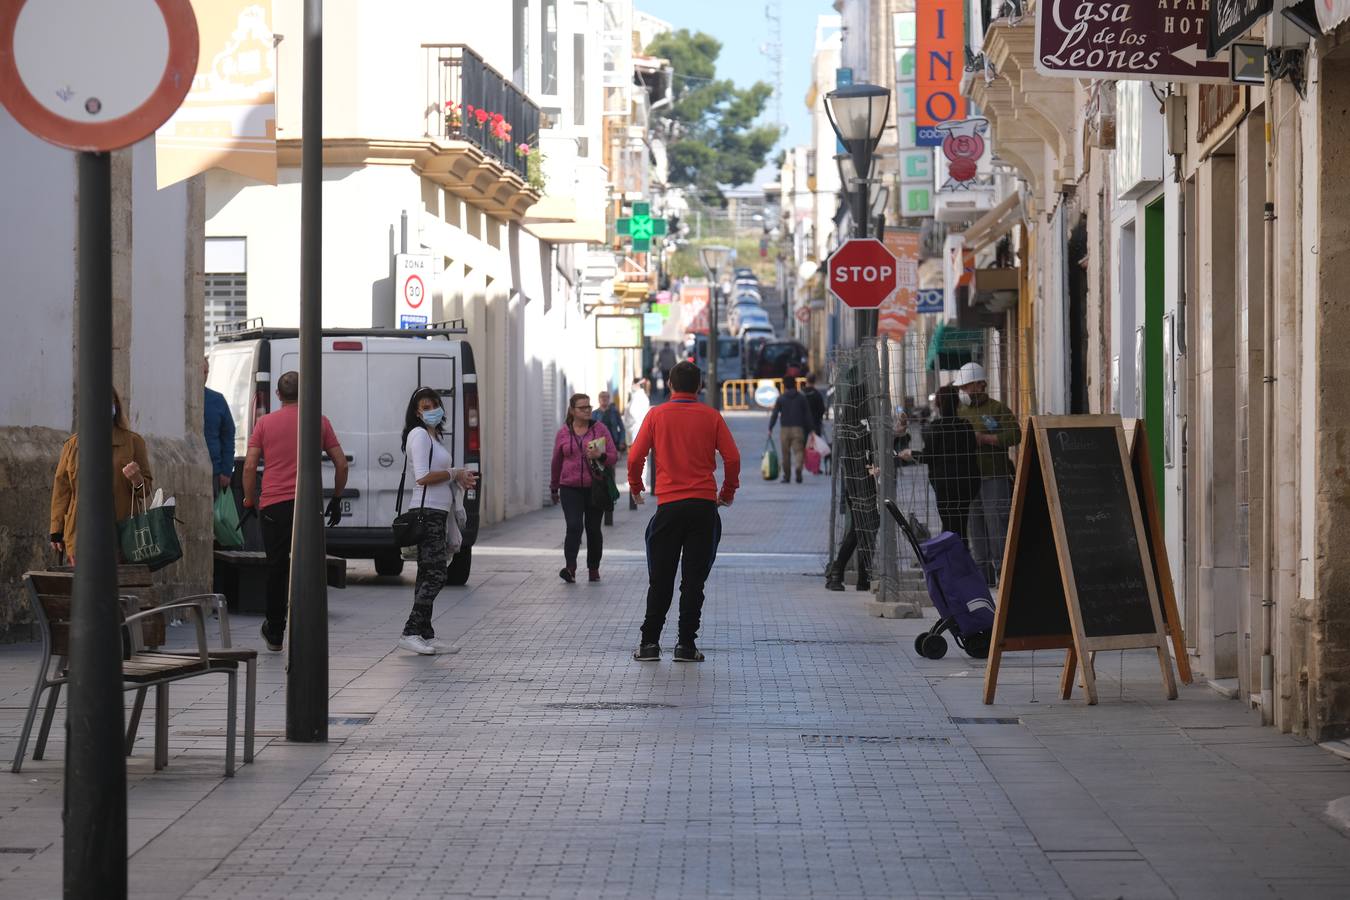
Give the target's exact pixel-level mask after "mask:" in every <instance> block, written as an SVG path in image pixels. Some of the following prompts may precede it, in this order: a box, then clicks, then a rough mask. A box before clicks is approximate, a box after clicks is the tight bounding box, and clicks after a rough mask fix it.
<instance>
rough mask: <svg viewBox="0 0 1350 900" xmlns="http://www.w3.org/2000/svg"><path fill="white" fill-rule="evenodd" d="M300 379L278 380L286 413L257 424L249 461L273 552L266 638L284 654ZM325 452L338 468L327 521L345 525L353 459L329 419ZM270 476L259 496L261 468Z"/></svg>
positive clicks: (253, 496) (249, 482)
mask: <svg viewBox="0 0 1350 900" xmlns="http://www.w3.org/2000/svg"><path fill="white" fill-rule="evenodd" d="M299 397H300V375H299V373H297V372H293V371H292V372H285V373H283V374H282V376H281V377H280V378H278V379H277V399H278V400H280V401H281V408H280V409H278V410H276V411H275V412H270V413H268V414H267V415H265V416H263V417H262V418H260V419H258V421H257V422H255V423H254V424H253V433H252V434H250V435H249V436H248V455H247V456H246V457H245V458H244V471H243V482H244V506H245V507H246V508H250V509H253V508H256V509H257V510H258V519H259V521H260V523H261V524H262V537H263V549H264V550H265V551H266V552H267V612H266V619H265V620H264V621H263V624H262V628H261V631H262V637H263V640H264V641H265V642H266V643H267V649H268V650H274V651H275V650H280V649H281V642H282V639H283V638H285V636H286V619H287V601H288V597H289V594H290V584H291V526H292V525H293V524H294V522H295V478H296V474H297V472H298V470H299V459H298V458H299V455H300V453H299V451H300V448H299V446H298V443H299V418H300V406H299V403H298V401H299ZM320 446H321V447H322V448H323V451H324V453H326V454H328V458H329V459H330V460H331V461H332V463H333V497H332V499H331V500H329V501H328V507H327V508H326V509H325V510H324V515H325V516H326V517H327V519H328V527H329V528H332V527H335V526H336V525H337V524H338V522H339V521H341V519H342V492H343V491H344V490H346V488H347V457H346V455H345V454H344V453H343V451H342V445H341V444H339V443H338V439H337V434H335V433H334V431H333V425H332V423H330V422H329V421H328V417H327V416H323V417H322V431H321V433H320ZM259 462H262V463H263V464H264V465H266V467H267V471H266V472H265V473H264V475H263V479H262V493H261V495H260V494H259V493H258V488H257V482H258V463H259Z"/></svg>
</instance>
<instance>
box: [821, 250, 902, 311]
mask: <svg viewBox="0 0 1350 900" xmlns="http://www.w3.org/2000/svg"><path fill="white" fill-rule="evenodd" d="M827 273H828V275H829V286H830V293H832V294H834V295H835V296H836V297H838V298H839V300H840V302H842V303H843V304H844V305H846V306H850V307H852V308H853V309H876V308H877V307H878V306H880V305H881V304H883V303H885V302H886V301H887V299H889V298H890V296H891V295H892V294H894V293H895V291H896V289H897V288H898V287H899V286H900V279H899V266H898V265H897V264H896V259H895V255H894V254H893V253H891V251H890V250H888V249H887V248H886V245H885V244H883V243H882V242H881V241H879V240H877V239H876V238H854V239H853V240H851V241H848V242H846V243H845V244H844V246H842V247H840V248H839V249H838V250H836V251H834V255H833V256H831V257H830V262H829V264H828V266H827Z"/></svg>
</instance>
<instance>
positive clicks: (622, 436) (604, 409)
mask: <svg viewBox="0 0 1350 900" xmlns="http://www.w3.org/2000/svg"><path fill="white" fill-rule="evenodd" d="M595 403H596V409H595V420H596V421H597V422H599V423H600V424H601V425H603V426H605V427H606V428H608V429H609V433H610V435H611V436H612V437H613V438H614V444H615V447H616V448H617V449H618V451H619V452H620V453H622V452H623V451H625V450H627V449H628V432H627V430H626V429H625V428H624V426H623V416H622V415H621V414H620V413H619V410H618V407H616V406H615V405H614V404H613V403H611V402H609V391H601V392H600V393H598V394H596V395H595Z"/></svg>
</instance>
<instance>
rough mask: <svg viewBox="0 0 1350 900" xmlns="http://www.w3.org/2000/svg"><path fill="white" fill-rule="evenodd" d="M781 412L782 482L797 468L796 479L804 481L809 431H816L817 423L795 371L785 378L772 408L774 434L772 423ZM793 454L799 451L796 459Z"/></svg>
mask: <svg viewBox="0 0 1350 900" xmlns="http://www.w3.org/2000/svg"><path fill="white" fill-rule="evenodd" d="M779 416H782V419H783V421H782V427H781V428H780V429H779V431H778V437H779V442H780V446H781V448H782V457H783V484H787V483H788V482H789V481H790V480H791V475H792V473H793V472H794V471H795V472H796V474H797V483H798V484H801V482H802V465H803V464H804V463H805V462H806V435H807V433H808V432H814V431H815V428H816V425H815V416H814V415H812V413H811V404H810V402H809V401H808V400H807V399H806V397H805V395H803V394H802V392H801V391H799V390H797V378H796V376H795V375H789V376H786V377H785V378H784V379H783V393H781V394H779V395H778V399H777V400H775V401H774V402H773V411H772V412H770V413H769V434H770V436H772V435H773V426H774V423H775V422H777V421H778V418H779ZM793 454H796V456H795V459H794V456H793Z"/></svg>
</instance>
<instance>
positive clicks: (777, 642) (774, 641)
mask: <svg viewBox="0 0 1350 900" xmlns="http://www.w3.org/2000/svg"><path fill="white" fill-rule="evenodd" d="M755 643H756V644H768V645H770V646H774V647H786V646H790V645H793V644H821V645H824V646H831V647H833V646H841V647H842V646H860V647H875V646H879V645H882V644H894V643H895V641H867V640H856V641H850V640H840V641H825V640H815V639H813V638H761V639H759V640H757V641H755Z"/></svg>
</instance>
